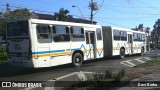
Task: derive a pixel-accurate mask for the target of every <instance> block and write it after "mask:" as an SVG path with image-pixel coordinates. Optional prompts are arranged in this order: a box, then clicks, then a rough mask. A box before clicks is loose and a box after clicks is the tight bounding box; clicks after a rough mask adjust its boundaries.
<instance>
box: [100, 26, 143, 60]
mask: <svg viewBox="0 0 160 90" xmlns="http://www.w3.org/2000/svg"><path fill="white" fill-rule="evenodd" d="M102 30H103V39H104V40H103V42H104V48H103V49H104V57H110V56H116V55H119V56H120V58H124V57H125V55H127V54H129V55H131V54H141V55H143V54H144V53H145V52H146V34H145V32H141V31H134V30H129V29H124V28H117V27H103V28H102Z"/></svg>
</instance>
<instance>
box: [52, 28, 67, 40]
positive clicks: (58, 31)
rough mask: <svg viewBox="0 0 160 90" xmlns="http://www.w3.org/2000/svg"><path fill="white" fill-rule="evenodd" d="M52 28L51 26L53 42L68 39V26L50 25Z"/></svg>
mask: <svg viewBox="0 0 160 90" xmlns="http://www.w3.org/2000/svg"><path fill="white" fill-rule="evenodd" d="M52 28H53V40H54V41H55V42H66V41H70V35H69V27H68V26H52Z"/></svg>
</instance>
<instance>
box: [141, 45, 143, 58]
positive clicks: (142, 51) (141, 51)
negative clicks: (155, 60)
mask: <svg viewBox="0 0 160 90" xmlns="http://www.w3.org/2000/svg"><path fill="white" fill-rule="evenodd" d="M143 55H144V48H143V47H142V48H141V56H143Z"/></svg>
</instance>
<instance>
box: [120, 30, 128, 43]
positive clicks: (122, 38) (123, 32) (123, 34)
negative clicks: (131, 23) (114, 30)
mask: <svg viewBox="0 0 160 90" xmlns="http://www.w3.org/2000/svg"><path fill="white" fill-rule="evenodd" d="M121 40H122V41H127V33H126V32H125V31H121Z"/></svg>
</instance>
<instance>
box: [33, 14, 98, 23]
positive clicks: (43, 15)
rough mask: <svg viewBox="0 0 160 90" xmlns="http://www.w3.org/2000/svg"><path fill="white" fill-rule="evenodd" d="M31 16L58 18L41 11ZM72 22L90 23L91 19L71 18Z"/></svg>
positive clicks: (49, 18) (36, 17)
mask: <svg viewBox="0 0 160 90" xmlns="http://www.w3.org/2000/svg"><path fill="white" fill-rule="evenodd" d="M31 18H35V19H45V20H56V17H55V16H54V15H50V14H41V13H34V12H33V13H32V15H31ZM71 21H72V22H76V23H87V24H90V23H91V21H90V20H87V19H82V18H72V20H71ZM93 24H97V22H96V21H93Z"/></svg>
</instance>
